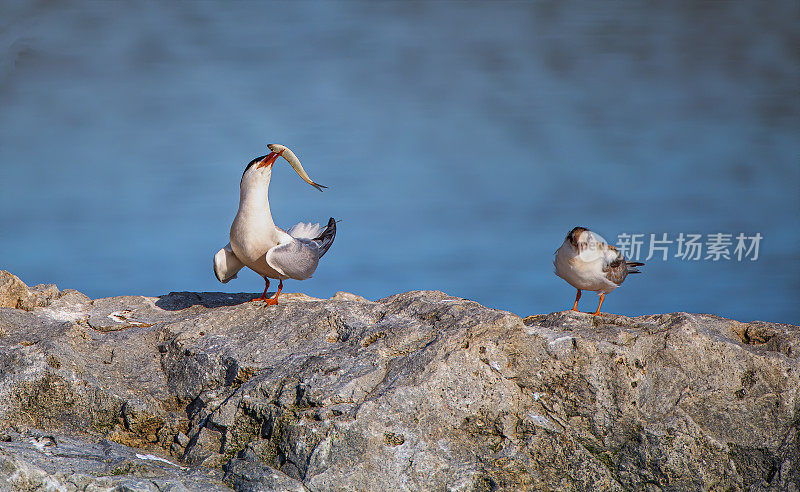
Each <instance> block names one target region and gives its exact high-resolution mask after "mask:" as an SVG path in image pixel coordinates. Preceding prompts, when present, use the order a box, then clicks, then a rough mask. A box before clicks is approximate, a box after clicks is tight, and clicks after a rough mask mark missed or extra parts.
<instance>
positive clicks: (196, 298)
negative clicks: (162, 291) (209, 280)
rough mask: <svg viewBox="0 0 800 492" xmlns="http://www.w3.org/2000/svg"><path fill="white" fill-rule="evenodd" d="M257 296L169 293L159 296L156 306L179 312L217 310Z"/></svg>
mask: <svg viewBox="0 0 800 492" xmlns="http://www.w3.org/2000/svg"><path fill="white" fill-rule="evenodd" d="M257 296H258V294H248V293H244V292H243V293H238V294H230V293H227V292H170V293H169V294H167V295H163V296H159V297H158V300H157V301H156V303H155V304H156V306H158V307H159V308H161V309H164V310H165V311H180V310H182V309H186V308H190V307H192V306H203V307H205V308H218V307H222V306H238V305H239V304H244V303H246V302H249V301H251V300H252V299H253V298H254V297H257Z"/></svg>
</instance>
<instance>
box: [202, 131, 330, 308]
mask: <svg viewBox="0 0 800 492" xmlns="http://www.w3.org/2000/svg"><path fill="white" fill-rule="evenodd" d="M267 147H268V148H269V150H270V153H269V154H267V155H265V156H261V157H257V158H255V159H253V160H252V161H250V163H249V164H248V165H247V167H246V168H245V170H244V174H242V181H241V183H240V184H239V210H238V212H236V217H235V218H234V219H233V224H231V231H230V242H229V243H228V244H226V245H225V247H224V248H222V249H221V250H219V251H217V254H215V255H214V275H216V277H217V280H219V281H220V282H222V283H223V284H224V283H227V282H229V281H230V280H232V279H234V278H236V274H237V273H238V272H239V270H241V269H242V268H244V267H247V268H249V269H251V270H253V271H254V272H256V273H258V274H259V275H261V276H262V277H264V282H265V283H266V285H265V287H264V293H263V294H261V297H257V298H255V299H253V301H267V305H275V304H278V296H279V295H280V293H281V291H282V290H283V281H284V280H286V279H295V280H305V279H307V278H311V276H312V275H313V274H314V271H316V269H317V265H318V264H319V259H320V258H322V256H323V255H324V254H325V253H326V252H327V251H328V249H329V248H330V247H331V245H332V244H333V240H334V238H335V237H336V221H335V220H334V219H333V218H332V217H331V218H330V220H328V224H327V225H326V226H325V227H321V226H320V225H319V224H311V223H303V222H301V223H299V224H297V225H295V226H293V227H291V228H290V229H288V230H286V231H284V230H283V229H281V228H280V227H277V226H275V222H274V221H273V220H272V214H271V213H270V209H269V196H268V194H269V182H270V178H271V177H272V165H273V164H275V161H276V160H277V159H278V157H281V156H282V157H283V158H284V159H286V160H287V161H288V162H289V164H290V165H291V166H292V167H293V168H294V170H295V171H296V172H297V174H298V175H299V176H300V177H301V178H302V179H303V180H304V181H305V182H306V183H308V184H310V185H311V186H313V187H315V188H316V189H318V190H319V191H322V188H326V187H325V186H322V185H321V184H319V183H315V182H314V181H313V180H312V179H311V178H310V177H309V176H308V174H306V171H305V170H304V169H303V166H302V165H301V164H300V160H299V159H298V158H297V156H295V155H294V152H292V151H291V150H290V149H289V148H287V147H285V146H283V145H280V144H269V145H268V146H267ZM269 279H277V280H278V281H279V283H278V291H277V292H276V293H275V297H273V298H271V299H270V298H268V297H267V290H268V289H269Z"/></svg>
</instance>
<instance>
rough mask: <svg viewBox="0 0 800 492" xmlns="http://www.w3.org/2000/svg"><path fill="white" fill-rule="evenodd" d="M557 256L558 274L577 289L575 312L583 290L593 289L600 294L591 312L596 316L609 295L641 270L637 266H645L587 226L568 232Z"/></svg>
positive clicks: (555, 263) (556, 266) (573, 309)
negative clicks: (627, 256)
mask: <svg viewBox="0 0 800 492" xmlns="http://www.w3.org/2000/svg"><path fill="white" fill-rule="evenodd" d="M555 255H556V257H555V260H554V261H553V265H554V266H555V268H556V270H555V273H556V275H558V276H559V277H561V278H563V279H564V280H566V281H567V283H568V284H570V285H571V286H573V287H575V288H576V289H577V290H578V293H577V294H576V295H575V304H573V305H572V311H577V310H578V301H579V300H580V298H581V291H582V290H590V291H594V292H597V293H598V294H599V295H600V304H598V305H597V311H595V312H594V313H590V314H595V315H598V314H600V307H601V306H602V305H603V301H604V300H605V298H606V294H608V293H610V292H611V291H613V290H614V289H616V288H617V287H619V286H620V285H622V282H624V281H625V277H627V276H628V274H629V273H642V272H640V271H639V270H637V269H636V267H639V266H642V265H644V263H640V262H638V261H627V260H625V256H624V255H623V254H622V253H620V252H619V251H618V250H617V248H616V247H614V246H612V245H610V244H608V243H606V242H605V240H603V238H602V237H600V236H599V235H597V234H595V233H594V232H592V231H590V230H589V229H587V228H585V227H575V228H574V229H572V230H571V231H569V234H567V237H566V238H564V243H563V244H562V245H561V247H560V248H558V250H557V251H556V253H555Z"/></svg>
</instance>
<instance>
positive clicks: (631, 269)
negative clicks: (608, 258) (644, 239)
mask: <svg viewBox="0 0 800 492" xmlns="http://www.w3.org/2000/svg"><path fill="white" fill-rule="evenodd" d="M643 265H644V263H642V262H640V261H626V262H625V266H626V267H628V273H642V272H640V271H639V270H638V269H637V268H636V267H640V266H643Z"/></svg>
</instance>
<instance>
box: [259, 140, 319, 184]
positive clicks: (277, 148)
mask: <svg viewBox="0 0 800 492" xmlns="http://www.w3.org/2000/svg"><path fill="white" fill-rule="evenodd" d="M267 148H268V149H269V150H271V151H272V152H270V154H269V155H268V156H267V158H266V159H264V161H263V162H262V163H259V165H258V166H259V167H261V166H262V165H265V166H269V165H272V164H273V163H274V162H275V159H277V158H278V156H282V157H283V158H284V159H286V161H287V162H288V163H289V164H290V165H291V166H292V168H294V170H295V172H297V175H298V176H300V177H301V178H302V179H303V181H305V182H306V183H308V184H310V185H311V186H313V187H314V188H316V189H318V190H319V191H322V189H323V188H327V186H323V185H321V184H319V183H315V182H314V181H313V180H312V179H311V178H310V177H309V176H308V174H307V173H306V171H305V169H303V165H302V164H300V159H298V158H297V156H296V155H294V152H292V151H291V150H290V149H289V148H288V147H286V146H285V145H281V144H269V145H267ZM267 161H269V162H268V163H267V164H264V163H265V162H267Z"/></svg>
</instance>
